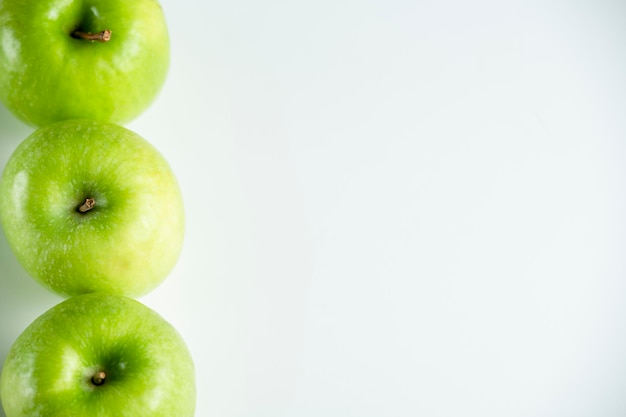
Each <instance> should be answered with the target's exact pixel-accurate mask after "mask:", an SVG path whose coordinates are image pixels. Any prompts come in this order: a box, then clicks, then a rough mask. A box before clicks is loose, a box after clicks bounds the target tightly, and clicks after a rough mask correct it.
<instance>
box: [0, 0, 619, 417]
mask: <svg viewBox="0 0 626 417" xmlns="http://www.w3.org/2000/svg"><path fill="white" fill-rule="evenodd" d="M162 4H163V7H164V10H165V13H166V17H167V20H168V23H169V27H170V34H171V50H172V55H171V58H172V63H171V68H170V73H169V77H168V79H167V82H166V84H165V86H164V88H163V90H162V93H161V94H160V96H159V97H158V99H157V100H156V101H155V102H154V104H153V105H152V107H150V108H149V109H148V110H147V111H146V112H145V113H144V114H142V115H141V116H140V117H139V118H138V119H136V120H135V121H134V122H132V123H130V124H128V125H127V126H128V127H129V128H131V129H132V130H134V131H136V132H137V133H139V134H141V135H142V136H144V137H145V138H146V139H148V140H150V141H151V142H152V143H154V144H155V145H156V146H157V147H158V148H159V149H160V150H161V152H162V153H163V154H164V156H165V157H166V158H167V159H168V160H169V161H170V163H171V165H172V168H173V169H174V171H175V173H176V174H177V176H178V178H179V182H180V185H181V187H182V190H183V193H184V198H185V204H186V215H187V234H186V241H185V247H184V250H183V254H182V256H181V258H180V261H179V263H178V265H177V267H176V269H175V270H174V271H173V273H172V274H171V276H170V277H169V278H168V279H167V281H166V282H165V283H164V284H163V285H162V286H160V287H159V288H157V289H156V290H155V291H154V292H153V293H151V294H149V295H148V296H146V297H144V298H142V301H143V302H144V303H146V304H148V305H149V306H151V307H153V308H154V309H156V310H157V311H159V312H160V313H161V314H162V315H163V316H164V317H165V318H166V319H168V320H169V321H170V322H171V323H172V324H174V325H175V326H176V328H177V329H179V331H180V333H181V334H182V335H183V337H184V338H185V340H186V341H187V342H188V345H189V348H190V350H191V352H192V354H193V356H194V359H195V363H196V368H197V386H198V401H197V413H196V415H197V416H199V417H200V416H207V417H208V416H216V417H217V416H219V417H320V416H329V417H330V416H332V417H351V416H355V417H357V416H358V417H389V416H394V417H395V416H398V417H400V416H425V417H439V416H442V417H443V416H454V417H457V416H480V417H491V416H493V417H502V416H507V417H516V416H525V417H526V416H533V417H543V416H545V417H560V416H563V417H579V416H580V417H587V416H593V417H613V416H624V415H626V395H624V392H625V389H626V354H625V352H626V304H625V301H626V281H625V279H624V278H625V272H626V257H625V256H624V249H625V244H626V221H625V209H626V198H625V197H626V196H625V190H626V169H624V164H623V162H622V161H624V160H626V113H625V112H626V80H625V74H626V41H625V39H626V3H625V2H623V1H622V0H615V1H609V0H588V1H582V0H581V1H544V0H534V1H521V0H520V1H495V0H493V1H488V0H477V1H472V2H464V1H460V0H459V1H453V0H448V1H423V0H404V1H403V0H358V1H357V0H316V1H306V2H305V1H286V0H267V1H252V0H235V1H222V2H192V1H190V0H179V1H173V0H163V2H162ZM30 132H31V129H30V128H29V127H27V126H25V125H23V124H21V123H20V122H18V121H16V120H15V119H14V118H13V117H12V116H11V115H9V114H8V112H7V111H6V110H5V109H4V108H0V164H1V165H0V166H1V167H3V166H4V164H5V163H6V160H7V159H8V157H9V155H10V153H11V152H12V150H13V149H14V148H15V147H16V146H17V145H18V143H19V142H20V141H21V140H23V139H24V138H25V137H26V136H27V135H28V134H29V133H30ZM0 238H1V239H0V277H1V282H0V284H1V285H2V287H1V289H0V358H1V359H2V360H3V359H4V357H6V353H7V351H8V349H9V347H10V346H11V344H12V342H13V341H14V339H15V338H16V337H17V336H18V335H19V333H20V332H21V331H22V330H23V329H24V328H25V327H26V326H27V325H28V324H29V323H30V322H31V321H32V320H33V319H34V318H35V317H37V316H38V315H39V314H41V313H43V312H44V311H45V310H47V309H48V308H50V307H52V306H53V305H54V304H56V303H57V302H59V301H60V298H58V297H57V296H55V295H53V294H50V293H48V292H46V291H45V290H43V289H42V288H41V287H39V286H38V285H37V284H36V283H35V282H34V281H32V280H31V279H30V278H28V277H27V276H26V274H25V273H24V272H23V271H22V269H21V267H20V266H19V265H18V264H17V262H16V260H15V258H14V257H13V255H12V254H11V252H10V250H9V248H8V246H7V243H6V239H5V238H4V236H3V235H0Z"/></svg>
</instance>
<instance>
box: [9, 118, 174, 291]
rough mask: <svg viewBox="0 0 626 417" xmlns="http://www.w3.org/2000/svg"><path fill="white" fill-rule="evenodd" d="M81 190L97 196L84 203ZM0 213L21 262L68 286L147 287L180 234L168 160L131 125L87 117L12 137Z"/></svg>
mask: <svg viewBox="0 0 626 417" xmlns="http://www.w3.org/2000/svg"><path fill="white" fill-rule="evenodd" d="M86 198H93V199H94V200H95V202H96V203H95V206H94V208H93V209H92V210H90V211H88V212H86V213H80V212H79V211H78V207H79V206H80V205H81V203H82V202H84V201H85V199H86ZM0 222H1V223H2V227H3V229H4V232H5V234H6V237H7V240H8V242H9V245H10V247H11V249H12V250H13V252H14V253H15V255H16V257H17V259H18V260H19V262H20V263H21V265H22V266H23V267H24V269H25V270H26V271H27V272H28V273H29V274H30V275H31V276H32V277H33V278H35V279H36V280H37V281H39V282H40V283H42V284H43V285H44V286H46V287H47V288H49V289H51V290H52V291H54V292H56V293H59V294H61V295H64V296H74V295H78V294H84V293H89V292H109V293H114V294H121V295H127V296H132V297H138V296H141V295H144V294H146V293H148V292H150V291H151V290H153V289H154V288H156V287H157V286H158V285H159V284H160V283H161V282H162V281H163V280H164V279H165V278H166V277H167V276H168V274H169V273H170V272H171V270H172V269H173V267H174V266H175V264H176V262H177V260H178V257H179V255H180V251H181V249H182V244H183V238H184V208H183V201H182V196H181V192H180V188H179V186H178V183H177V180H176V178H175V176H174V174H173V172H172V170H171V168H170V166H169V164H168V162H167V161H166V160H165V159H164V158H163V156H162V155H161V154H160V153H159V152H158V150H157V149H156V148H155V147H154V146H152V145H151V144H150V143H149V142H148V141H146V140H145V139H143V138H141V137H140V136H139V135H137V134H135V133H133V132H131V131H130V130H128V129H126V128H124V127H120V126H117V125H113V124H108V123H100V122H96V121H90V120H68V121H63V122H58V123H55V124H52V125H50V126H47V127H44V128H41V129H39V130H37V131H35V132H34V133H33V134H32V135H31V136H29V137H28V138H27V139H26V140H25V141H24V142H22V143H21V144H20V145H19V146H18V147H17V149H16V150H15V151H14V153H13V154H12V156H11V157H10V158H9V161H8V162H7V165H6V167H5V170H4V172H3V174H2V177H1V178H0Z"/></svg>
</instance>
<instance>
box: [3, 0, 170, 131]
mask: <svg viewBox="0 0 626 417" xmlns="http://www.w3.org/2000/svg"><path fill="white" fill-rule="evenodd" d="M77 29H79V30H81V31H82V32H86V33H98V32H101V31H103V30H105V29H108V30H110V31H111V38H110V40H109V41H108V42H95V41H89V40H84V39H80V38H76V37H73V36H72V33H73V32H74V31H75V30H77ZM168 67H169V35H168V31H167V25H166V21H165V18H164V14H163V11H162V9H161V6H160V5H159V3H158V2H157V1H156V0H133V1H128V0H38V1H24V0H3V1H0V100H2V102H3V103H4V104H5V106H6V107H7V108H8V109H9V110H11V111H12V112H13V114H15V115H16V116H17V117H18V118H20V119H21V120H23V121H24V122H26V123H28V124H30V125H33V126H45V125H47V124H50V123H53V122H56V121H60V120H66V119H78V118H86V119H93V120H99V121H105V122H112V123H118V124H123V123H126V122H128V121H130V120H132V119H134V118H135V117H137V116H138V115H139V114H140V113H142V112H143V111H144V110H145V109H146V108H147V107H148V106H149V105H150V104H151V103H152V102H153V100H154V99H155V98H156V96H157V94H158V92H159V91H160V89H161V87H162V85H163V83H164V82H165V79H166V76H167V71H168Z"/></svg>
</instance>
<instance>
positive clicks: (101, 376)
mask: <svg viewBox="0 0 626 417" xmlns="http://www.w3.org/2000/svg"><path fill="white" fill-rule="evenodd" d="M106 377H107V374H106V373H105V372H104V371H98V372H96V374H95V375H94V376H92V377H91V383H92V384H94V385H96V386H100V385H102V384H104V381H105V380H106Z"/></svg>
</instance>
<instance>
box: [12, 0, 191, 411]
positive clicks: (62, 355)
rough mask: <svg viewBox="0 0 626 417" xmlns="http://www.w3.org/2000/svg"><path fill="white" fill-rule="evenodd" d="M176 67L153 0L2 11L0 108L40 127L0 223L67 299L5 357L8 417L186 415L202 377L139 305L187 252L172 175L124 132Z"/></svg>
mask: <svg viewBox="0 0 626 417" xmlns="http://www.w3.org/2000/svg"><path fill="white" fill-rule="evenodd" d="M168 65H169V35H168V30H167V25H166V21H165V18H164V13H163V10H162V8H161V6H160V5H159V4H158V2H157V1H156V0H134V1H130V2H129V1H126V0H30V1H26V0H5V1H0V99H1V100H2V102H3V103H4V105H5V106H6V107H7V108H8V109H9V110H10V111H11V112H12V113H13V114H14V115H15V116H17V117H18V118H19V119H21V120H23V121H24V122H26V123H28V124H30V125H32V126H34V127H36V128H37V130H35V131H34V132H33V133H32V134H31V135H30V136H29V137H28V138H26V139H25V140H24V141H23V142H22V143H21V144H20V145H19V146H18V147H17V149H16V150H15V151H14V153H13V154H12V155H11V157H10V158H9V160H8V162H7V165H6V167H5V169H4V172H3V173H2V177H1V178H0V222H1V223H2V227H3V230H4V233H5V235H6V237H7V240H8V242H9V246H10V247H11V249H12V251H13V252H14V254H15V256H16V258H17V259H18V261H19V262H20V264H21V265H22V266H23V267H24V269H25V270H26V272H28V274H29V275H31V276H32V277H33V278H34V279H35V280H37V281H38V282H39V283H41V284H42V285H43V286H45V287H46V288H48V289H49V290H51V291H53V292H56V293H58V294H60V295H62V296H64V297H65V298H67V299H66V300H65V301H63V302H61V303H59V304H58V305H56V306H54V307H53V308H51V309H50V310H48V311H47V312H45V313H44V314H43V315H41V316H40V317H39V318H38V319H36V320H35V321H34V322H33V323H32V324H31V325H30V326H29V327H28V328H27V329H25V331H24V332H23V333H22V334H21V335H20V336H19V337H18V338H17V340H16V341H15V343H14V344H13V346H12V347H11V349H10V351H9V354H8V356H7V358H6V360H5V362H4V366H3V368H2V375H1V377H0V399H1V401H2V407H3V409H4V412H5V414H6V416H7V417H27V416H38V417H53V416H54V417H60V416H75V417H80V416H99V417H107V416H117V417H124V416H133V417H136V416H144V417H157V416H168V417H191V416H192V415H193V414H194V409H195V394H196V393H195V374H194V372H195V371H194V365H193V361H192V358H191V355H190V353H189V350H188V348H187V346H186V344H185V342H184V340H183V339H182V338H181V336H180V335H179V333H178V332H177V331H176V329H175V328H174V327H173V326H172V325H171V324H169V323H168V322H167V321H166V320H164V319H163V318H162V317H161V316H160V315H159V314H158V313H156V312H155V311H153V310H152V309H150V308H148V307H147V306H145V305H143V304H142V303H140V302H139V301H137V300H135V298H136V297H139V296H141V295H144V294H146V293H148V292H150V291H152V290H153V289H154V288H156V287H157V286H158V285H159V284H160V283H161V282H163V280H164V279H165V278H166V277H167V276H168V275H169V273H170V272H171V270H172V268H173V267H174V265H175V264H176V262H177V260H178V257H179V255H180V251H181V247H182V242H183V234H184V210H183V203H182V198H181V193H180V189H179V186H178V183H177V180H176V178H175V176H174V174H173V172H172V170H171V167H170V166H169V164H168V163H167V161H166V160H165V158H164V157H163V156H162V155H161V154H160V153H159V152H158V150H157V149H156V148H155V147H154V146H153V145H152V144H151V143H149V142H148V141H146V140H145V139H143V138H142V137H140V136H139V135H137V134H135V133H133V132H131V131H130V130H128V129H127V128H125V127H122V126H121V124H123V123H125V122H128V121H130V120H132V119H134V118H135V117H137V116H138V115H139V114H141V113H142V112H143V111H144V110H145V109H146V108H147V107H148V106H149V105H150V104H151V103H152V102H153V100H154V99H155V97H156V95H157V94H158V92H159V90H160V88H161V87H162V84H163V82H164V80H165V78H166V74H167V70H168Z"/></svg>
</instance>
